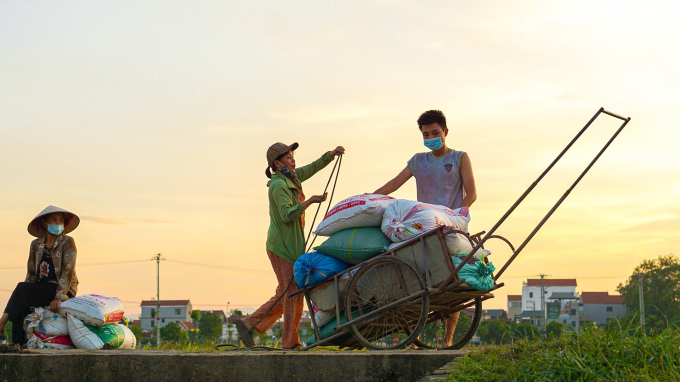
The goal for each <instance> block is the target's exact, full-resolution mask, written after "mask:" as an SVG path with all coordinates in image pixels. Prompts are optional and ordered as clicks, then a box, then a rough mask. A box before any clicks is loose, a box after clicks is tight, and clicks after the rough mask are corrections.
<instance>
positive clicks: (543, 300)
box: [540, 274, 548, 338]
mask: <svg viewBox="0 0 680 382" xmlns="http://www.w3.org/2000/svg"><path fill="white" fill-rule="evenodd" d="M540 276H541V311H542V312H541V313H542V314H543V336H544V338H548V327H547V325H546V324H547V321H548V312H547V309H546V308H545V281H544V279H545V276H547V275H544V274H541V275H540Z"/></svg>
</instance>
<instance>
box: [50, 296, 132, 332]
mask: <svg viewBox="0 0 680 382" xmlns="http://www.w3.org/2000/svg"><path fill="white" fill-rule="evenodd" d="M67 313H68V314H70V315H72V316H74V317H76V318H77V319H79V320H81V321H83V322H85V323H88V324H90V325H93V326H102V325H104V324H107V323H112V322H115V323H117V322H118V321H120V319H121V318H123V313H124V311H123V303H122V302H120V300H119V299H118V298H116V297H107V296H104V295H101V294H86V295H82V296H78V297H73V298H70V299H68V300H66V301H64V302H62V303H61V307H60V308H59V314H61V315H62V316H67Z"/></svg>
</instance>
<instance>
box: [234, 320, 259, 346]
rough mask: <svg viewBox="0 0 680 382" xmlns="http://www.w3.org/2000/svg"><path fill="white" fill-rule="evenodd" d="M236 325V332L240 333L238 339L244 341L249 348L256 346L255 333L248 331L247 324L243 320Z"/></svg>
mask: <svg viewBox="0 0 680 382" xmlns="http://www.w3.org/2000/svg"><path fill="white" fill-rule="evenodd" d="M234 325H236V330H237V331H238V338H239V339H241V341H243V344H244V345H246V347H247V348H252V347H253V346H255V341H253V331H252V330H248V328H246V324H244V323H243V321H242V320H236V321H234Z"/></svg>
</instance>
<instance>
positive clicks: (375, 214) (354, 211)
mask: <svg viewBox="0 0 680 382" xmlns="http://www.w3.org/2000/svg"><path fill="white" fill-rule="evenodd" d="M396 200H397V199H394V198H392V197H389V196H385V195H379V194H366V195H357V196H352V197H351V198H347V199H345V200H343V201H341V202H340V203H338V204H336V205H335V206H334V207H333V208H332V209H331V210H330V211H328V213H327V214H326V216H324V218H323V220H322V221H321V223H319V225H318V226H317V227H316V231H315V232H314V233H315V234H317V235H319V236H331V235H332V234H334V233H336V232H340V231H342V230H345V229H350V228H360V227H380V224H381V223H382V218H383V213H384V212H385V208H387V206H389V205H390V204H391V203H393V202H395V201H396Z"/></svg>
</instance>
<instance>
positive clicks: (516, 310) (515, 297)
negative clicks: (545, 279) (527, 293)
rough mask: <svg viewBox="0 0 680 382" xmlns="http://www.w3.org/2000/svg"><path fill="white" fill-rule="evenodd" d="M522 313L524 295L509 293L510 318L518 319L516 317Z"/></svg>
mask: <svg viewBox="0 0 680 382" xmlns="http://www.w3.org/2000/svg"><path fill="white" fill-rule="evenodd" d="M521 314H522V295H521V294H509V295H508V319H510V320H516V317H517V316H519V315H521Z"/></svg>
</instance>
